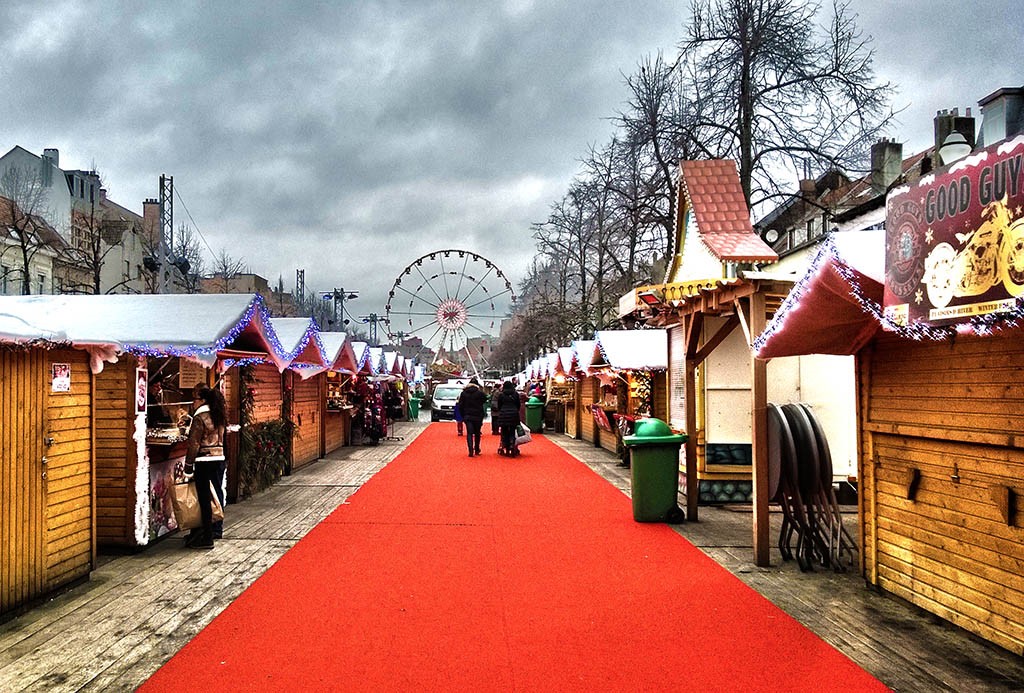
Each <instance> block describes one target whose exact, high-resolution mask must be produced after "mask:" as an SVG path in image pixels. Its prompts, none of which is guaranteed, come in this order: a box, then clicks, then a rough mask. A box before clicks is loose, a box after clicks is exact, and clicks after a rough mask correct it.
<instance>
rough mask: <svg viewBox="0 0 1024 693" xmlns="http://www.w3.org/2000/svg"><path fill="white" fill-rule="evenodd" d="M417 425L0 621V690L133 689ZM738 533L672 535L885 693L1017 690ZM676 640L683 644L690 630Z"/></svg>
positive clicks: (958, 651) (931, 621) (974, 657)
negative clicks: (219, 528) (188, 546)
mask: <svg viewBox="0 0 1024 693" xmlns="http://www.w3.org/2000/svg"><path fill="white" fill-rule="evenodd" d="M422 428H423V425H422V424H415V423H400V424H398V425H397V426H396V431H395V432H396V434H397V435H400V436H404V437H405V439H404V440H403V441H401V442H384V443H381V444H380V445H379V446H376V447H351V448H342V449H340V450H338V451H336V452H335V453H332V454H331V455H329V456H328V458H327V459H325V460H321V461H319V462H316V463H314V464H312V465H309V466H308V467H305V468H303V469H301V470H299V471H298V472H296V473H295V474H293V475H292V476H289V477H286V478H284V479H282V480H281V481H280V482H279V483H278V484H277V485H275V486H274V487H273V488H271V489H269V490H268V491H266V492H264V493H262V494H260V495H258V496H256V497H254V498H251V499H249V500H246V501H244V502H242V503H240V504H237V505H231V506H228V524H227V528H226V530H225V531H226V538H225V539H224V540H222V541H221V542H219V543H218V545H217V549H216V550H215V551H213V552H194V551H187V550H184V549H183V548H182V547H181V540H180V538H178V537H176V536H175V537H170V538H168V539H167V540H164V541H161V542H159V543H157V544H156V545H154V546H151V547H149V548H147V549H146V550H145V551H142V552H140V553H138V554H134V555H129V556H117V557H113V556H105V557H101V564H100V565H99V567H98V568H97V570H95V571H94V572H93V574H92V577H91V579H90V580H89V581H88V582H87V583H84V584H82V585H79V586H77V587H74V588H72V589H70V590H68V591H66V592H64V593H62V594H60V595H57V596H55V597H54V598H52V599H50V600H48V601H47V602H45V603H44V604H41V605H39V606H37V607H36V608H34V609H32V610H30V611H28V612H27V613H25V614H24V615H22V616H20V617H18V618H15V619H12V620H9V621H7V622H6V623H2V624H0V691H5V692H7V691H12V692H13V691H48V692H49V691H106V690H109V691H126V690H132V689H134V688H135V687H137V686H138V685H139V684H140V683H142V682H143V681H145V680H146V679H147V678H148V677H149V676H150V675H151V674H152V673H153V672H154V671H156V669H157V668H159V667H160V666H161V665H162V664H163V663H164V662H165V661H167V660H168V659H169V658H170V657H171V656H172V655H173V654H174V653H175V652H177V651H178V650H179V649H180V648H181V647H182V646H183V645H184V644H185V643H186V642H188V640H189V639H191V637H192V636H193V635H195V634H196V633H197V632H199V631H200V630H201V629H202V628H203V627H204V626H205V625H206V624H207V623H209V622H210V620H212V619H213V618H214V616H216V615H217V614H218V613H220V611H221V610H223V609H224V608H225V607H227V606H228V605H229V604H230V603H231V602H232V601H233V600H234V599H235V597H237V596H238V595H239V594H240V593H241V592H242V591H243V590H244V589H245V588H246V587H247V586H248V585H250V584H251V583H252V582H253V581H255V580H256V579H257V578H258V577H259V576H260V575H262V574H263V572H264V571H265V570H266V569H267V568H269V567H270V566H271V565H272V564H273V563H274V562H275V561H276V560H277V559H278V558H279V557H280V556H281V555H282V554H284V552H285V551H287V550H288V549H289V548H291V546H293V545H294V544H295V542H297V541H298V540H299V539H301V538H302V536H304V535H305V533H306V532H308V531H309V530H310V529H311V528H312V527H314V526H315V525H316V524H317V523H318V522H320V521H321V520H322V519H323V518H324V517H326V516H327V514H329V513H330V512H331V511H332V510H333V509H334V508H335V507H337V505H338V504H339V503H341V502H343V501H344V500H345V499H347V498H348V497H349V496H350V495H351V494H352V493H353V492H354V491H355V490H356V489H357V488H358V487H359V486H360V485H361V484H362V483H364V482H365V481H366V480H367V479H369V478H370V477H371V476H372V475H373V474H375V473H376V472H377V471H378V470H379V469H381V467H383V466H384V465H385V464H387V463H388V462H389V461H390V460H391V459H393V458H394V457H395V455H397V454H398V453H399V452H400V451H401V450H402V449H403V448H404V447H405V445H407V444H408V443H409V442H411V441H412V440H413V439H414V438H415V436H416V435H418V433H419V432H420V431H421V430H422ZM488 430H489V427H486V426H485V436H487V435H489V434H488V433H487V431H488ZM551 439H552V440H554V441H555V442H557V443H559V444H560V445H562V446H563V447H564V448H565V449H566V450H568V451H569V452H571V453H572V454H574V455H575V456H576V457H578V458H579V459H581V460H583V461H584V462H585V463H587V464H588V465H589V466H590V467H591V468H592V469H593V470H594V471H595V472H596V473H598V474H600V475H601V476H602V477H604V478H605V479H607V480H608V481H609V482H610V483H612V484H614V485H615V486H616V487H618V488H620V489H621V490H623V492H624V493H626V494H628V493H629V470H626V469H622V468H620V467H618V466H617V465H616V462H617V461H618V460H617V459H616V458H615V457H613V456H612V455H610V454H609V453H607V452H605V451H603V450H600V449H595V448H594V447H593V446H592V445H590V444H586V443H582V442H579V441H574V440H570V439H569V438H566V437H564V436H560V435H552V436H551ZM773 519H776V518H773ZM853 522H854V518H853V517H852V516H851V517H850V526H851V528H852V526H853ZM750 526H751V523H750V513H749V512H748V511H744V510H743V509H732V510H730V509H720V508H701V521H700V522H699V523H688V524H684V525H679V526H678V527H677V531H679V533H680V534H682V535H683V536H685V537H687V539H689V540H690V541H692V542H693V543H694V544H696V545H697V546H699V547H700V548H701V549H702V550H704V551H705V552H706V553H708V554H709V555H710V556H711V557H712V558H714V559H715V560H716V561H718V562H719V563H721V564H722V565H723V566H725V567H726V568H727V569H729V570H730V571H732V572H733V573H735V574H736V575H737V576H738V577H739V578H740V579H741V580H743V581H744V582H746V583H747V584H749V585H750V586H751V587H753V588H754V589H756V590H758V591H759V592H761V593H762V594H764V595H765V596H766V597H767V598H768V599H770V600H772V601H773V602H774V603H776V604H777V605H779V606H780V607H781V608H782V609H784V610H785V611H787V612H788V613H790V614H791V615H792V616H794V617H795V618H796V619H797V620H799V621H801V622H802V623H804V624H806V625H807V626H808V627H809V628H811V629H812V630H814V631H815V632H817V633H818V634H819V635H820V636H821V637H822V638H824V639H825V640H827V641H828V642H830V643H832V644H833V645H834V646H836V647H837V648H839V649H840V650H842V651H843V652H845V653H846V654H847V655H848V656H849V657H850V658H851V659H853V660H854V661H856V662H858V663H859V664H860V665H861V666H863V667H864V668H866V669H867V670H868V671H871V672H872V673H873V674H875V675H876V676H878V677H879V678H880V679H881V680H882V681H884V682H885V683H886V684H888V685H889V686H890V687H892V688H894V689H896V690H899V691H1021V690H1024V662H1022V661H1021V660H1020V659H1018V658H1016V657H1014V656H1013V655H1011V654H1009V653H1007V652H1005V651H1004V650H1000V649H999V648H996V647H994V646H991V645H988V644H986V643H984V642H982V641H980V640H979V639H977V638H974V637H973V636H970V635H968V634H966V633H965V632H963V631H960V630H958V629H956V628H953V627H951V626H948V625H946V624H944V623H942V622H941V621H938V620H937V619H935V618H933V617H930V616H928V615H926V614H923V612H921V611H919V610H917V609H915V608H914V607H912V606H910V605H908V604H906V603H905V602H902V601H901V600H898V599H896V598H891V597H886V596H882V595H879V594H876V593H874V592H871V591H869V590H868V589H866V588H865V586H864V583H863V582H862V581H861V580H860V579H859V578H858V577H856V576H855V575H851V574H835V573H831V572H817V573H813V574H802V573H800V571H799V570H798V569H797V568H796V566H794V565H789V564H784V563H782V562H781V561H780V560H779V557H778V555H777V554H775V555H773V558H772V567H771V568H765V569H762V568H756V567H754V566H753V565H752V563H751V559H752V555H753V550H752V548H751V540H750V536H751V530H750ZM679 636H680V637H679V640H680V647H685V646H686V645H685V643H686V641H687V638H688V637H690V636H688V635H687V634H684V633H680V634H679ZM697 637H699V635H698V636H697ZM780 656H785V657H794V656H798V655H795V654H793V653H780ZM668 687H669V688H671V687H673V686H672V685H671V684H669V685H668ZM679 688H685V685H682V684H681V685H680V686H679Z"/></svg>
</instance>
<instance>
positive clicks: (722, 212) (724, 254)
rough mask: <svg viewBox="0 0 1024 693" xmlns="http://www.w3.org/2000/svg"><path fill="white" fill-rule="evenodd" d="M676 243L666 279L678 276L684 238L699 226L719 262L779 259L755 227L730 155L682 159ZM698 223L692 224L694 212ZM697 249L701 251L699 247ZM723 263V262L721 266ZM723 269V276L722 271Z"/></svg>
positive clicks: (699, 235) (702, 238)
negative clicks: (729, 157) (727, 157)
mask: <svg viewBox="0 0 1024 693" xmlns="http://www.w3.org/2000/svg"><path fill="white" fill-rule="evenodd" d="M679 171H680V173H679V191H678V193H677V204H676V222H675V248H676V253H675V256H674V257H673V258H672V262H671V263H670V265H669V267H668V271H667V272H666V275H665V283H671V282H677V281H681V280H682V279H684V278H683V277H680V271H681V270H682V267H683V254H684V252H685V251H686V245H685V244H686V238H687V236H689V235H691V232H693V231H696V234H695V235H696V237H697V238H698V239H699V240H700V242H701V246H702V248H701V249H702V250H704V251H705V252H707V253H710V255H711V256H712V257H713V258H714V259H715V260H717V261H718V262H719V263H727V262H776V261H778V259H779V256H778V254H776V252H775V251H774V250H772V249H771V247H769V246H768V245H767V244H766V243H765V242H764V241H763V240H761V237H760V236H758V235H757V234H756V233H755V232H754V227H753V225H752V224H751V223H750V210H749V208H748V207H747V201H746V198H745V197H744V195H743V187H742V185H741V184H740V178H739V174H738V173H737V171H736V163H735V162H734V161H732V160H731V159H706V160H696V161H682V162H680V164H679ZM691 211H692V212H693V217H694V220H695V222H696V228H695V229H691V228H689V227H690V212H691ZM698 252H699V251H698ZM723 269H724V268H723ZM724 275H725V273H724V271H723V272H722V276H724Z"/></svg>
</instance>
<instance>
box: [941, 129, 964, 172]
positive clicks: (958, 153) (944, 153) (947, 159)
mask: <svg viewBox="0 0 1024 693" xmlns="http://www.w3.org/2000/svg"><path fill="white" fill-rule="evenodd" d="M970 153H971V145H970V143H969V142H968V141H967V138H966V137H964V136H963V133H961V132H959V131H958V130H954V131H953V132H951V133H949V136H948V137H946V139H945V140H943V142H942V146H941V147H939V158H941V159H942V163H943V164H947V165H948V164H951V163H953V162H954V161H959V160H960V159H962V158H964V157H965V156H967V155H968V154H970Z"/></svg>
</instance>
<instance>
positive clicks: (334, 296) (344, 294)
mask: <svg viewBox="0 0 1024 693" xmlns="http://www.w3.org/2000/svg"><path fill="white" fill-rule="evenodd" d="M321 296H322V298H323V299H324V300H325V301H334V317H333V318H332V319H331V320H330V324H331V325H332V326H334V325H337V324H338V306H339V305H340V306H341V326H342V327H344V326H345V325H347V324H348V320H346V319H345V299H349V300H353V299H356V298H359V292H358V291H345V289H344V288H341V289H334V291H327V292H324V293H323V294H321Z"/></svg>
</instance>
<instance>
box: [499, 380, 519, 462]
mask: <svg viewBox="0 0 1024 693" xmlns="http://www.w3.org/2000/svg"><path fill="white" fill-rule="evenodd" d="M519 404H520V402H519V393H518V392H516V388H515V385H513V384H512V381H511V380H506V381H505V384H504V385H502V387H501V393H500V394H498V425H499V428H500V430H501V447H499V448H498V454H499V455H505V456H507V457H518V456H519V446H518V445H516V427H517V426H518V425H519V423H520V421H521V419H520V418H519Z"/></svg>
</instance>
